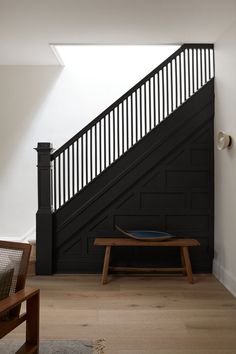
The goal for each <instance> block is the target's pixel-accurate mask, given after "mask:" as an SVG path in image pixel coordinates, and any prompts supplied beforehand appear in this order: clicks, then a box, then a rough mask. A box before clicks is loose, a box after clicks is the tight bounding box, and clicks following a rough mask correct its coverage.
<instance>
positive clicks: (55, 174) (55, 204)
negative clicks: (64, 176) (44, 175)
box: [53, 157, 57, 210]
mask: <svg viewBox="0 0 236 354" xmlns="http://www.w3.org/2000/svg"><path fill="white" fill-rule="evenodd" d="M53 167H54V168H53V172H54V173H53V179H54V181H53V187H54V188H53V189H54V191H53V192H54V209H55V210H57V157H56V158H55V160H54V166H53Z"/></svg>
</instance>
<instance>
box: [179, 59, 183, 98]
mask: <svg viewBox="0 0 236 354" xmlns="http://www.w3.org/2000/svg"><path fill="white" fill-rule="evenodd" d="M179 103H180V104H182V103H183V95H182V66H181V54H180V55H179Z"/></svg>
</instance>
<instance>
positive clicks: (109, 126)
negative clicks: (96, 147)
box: [108, 112, 111, 165]
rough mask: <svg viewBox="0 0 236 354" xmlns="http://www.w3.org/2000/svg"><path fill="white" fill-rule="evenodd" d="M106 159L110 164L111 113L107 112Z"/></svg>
mask: <svg viewBox="0 0 236 354" xmlns="http://www.w3.org/2000/svg"><path fill="white" fill-rule="evenodd" d="M108 161H109V165H110V164H111V115H110V112H109V113H108Z"/></svg>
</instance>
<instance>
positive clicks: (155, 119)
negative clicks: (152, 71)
mask: <svg viewBox="0 0 236 354" xmlns="http://www.w3.org/2000/svg"><path fill="white" fill-rule="evenodd" d="M153 112H154V118H153V119H154V127H155V126H156V125H157V115H156V75H154V76H153Z"/></svg>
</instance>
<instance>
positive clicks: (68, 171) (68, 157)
mask: <svg viewBox="0 0 236 354" xmlns="http://www.w3.org/2000/svg"><path fill="white" fill-rule="evenodd" d="M67 176H68V180H67V187H68V199H67V200H69V199H70V147H68V148H67Z"/></svg>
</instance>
